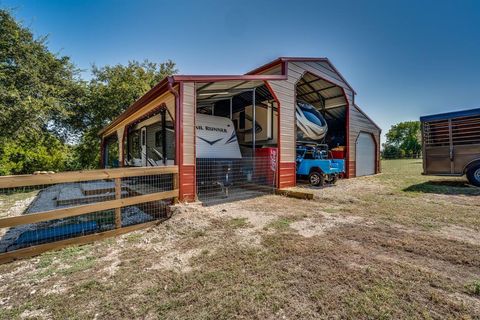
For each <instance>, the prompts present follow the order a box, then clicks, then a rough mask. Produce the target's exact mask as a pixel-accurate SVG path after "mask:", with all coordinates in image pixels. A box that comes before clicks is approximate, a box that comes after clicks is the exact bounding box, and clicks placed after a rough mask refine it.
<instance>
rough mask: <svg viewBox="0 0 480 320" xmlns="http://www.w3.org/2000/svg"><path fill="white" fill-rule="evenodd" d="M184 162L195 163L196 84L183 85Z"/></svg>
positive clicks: (187, 163)
mask: <svg viewBox="0 0 480 320" xmlns="http://www.w3.org/2000/svg"><path fill="white" fill-rule="evenodd" d="M181 110H182V112H183V113H182V117H183V164H184V165H195V84H194V83H191V82H186V83H184V85H183V106H182V109H181Z"/></svg>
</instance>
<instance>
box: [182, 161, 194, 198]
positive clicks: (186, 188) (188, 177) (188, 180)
mask: <svg viewBox="0 0 480 320" xmlns="http://www.w3.org/2000/svg"><path fill="white" fill-rule="evenodd" d="M179 188H180V200H181V201H195V200H196V187H195V166H194V165H193V166H191V165H183V166H182V170H180V186H179Z"/></svg>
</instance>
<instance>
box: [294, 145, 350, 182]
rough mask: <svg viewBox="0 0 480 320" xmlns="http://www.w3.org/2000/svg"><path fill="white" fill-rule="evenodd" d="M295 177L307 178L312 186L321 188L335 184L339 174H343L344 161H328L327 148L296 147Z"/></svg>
mask: <svg viewBox="0 0 480 320" xmlns="http://www.w3.org/2000/svg"><path fill="white" fill-rule="evenodd" d="M296 164H297V177H299V178H300V179H302V178H308V181H309V182H310V184H311V185H312V186H323V185H325V184H334V183H335V182H337V180H338V177H339V176H340V174H342V173H344V172H345V160H343V159H328V146H327V145H324V144H317V145H311V146H308V145H299V146H297V159H296Z"/></svg>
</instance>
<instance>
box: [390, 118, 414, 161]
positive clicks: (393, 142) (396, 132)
mask: <svg viewBox="0 0 480 320" xmlns="http://www.w3.org/2000/svg"><path fill="white" fill-rule="evenodd" d="M386 137H387V141H386V142H385V143H384V145H383V157H384V158H403V157H419V156H420V153H421V150H422V142H421V131H420V122H419V121H405V122H400V123H398V124H395V125H393V126H392V127H391V128H390V130H388V132H387V134H386Z"/></svg>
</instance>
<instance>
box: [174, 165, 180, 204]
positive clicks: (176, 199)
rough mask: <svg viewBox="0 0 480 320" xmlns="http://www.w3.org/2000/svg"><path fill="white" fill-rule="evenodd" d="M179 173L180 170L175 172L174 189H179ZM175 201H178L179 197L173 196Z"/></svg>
mask: <svg viewBox="0 0 480 320" xmlns="http://www.w3.org/2000/svg"><path fill="white" fill-rule="evenodd" d="M178 175H179V173H178V172H177V173H174V174H173V190H176V189H178ZM173 203H175V204H176V203H178V197H175V198H173Z"/></svg>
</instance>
